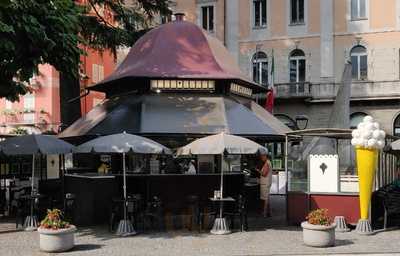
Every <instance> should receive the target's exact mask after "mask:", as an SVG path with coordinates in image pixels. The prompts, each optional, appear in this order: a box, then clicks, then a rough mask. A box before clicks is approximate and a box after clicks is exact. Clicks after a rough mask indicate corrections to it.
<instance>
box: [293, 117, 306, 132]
mask: <svg viewBox="0 0 400 256" xmlns="http://www.w3.org/2000/svg"><path fill="white" fill-rule="evenodd" d="M295 120H296V126H297V128H298V129H299V130H304V129H306V128H307V125H308V116H306V115H297V116H296V117H295Z"/></svg>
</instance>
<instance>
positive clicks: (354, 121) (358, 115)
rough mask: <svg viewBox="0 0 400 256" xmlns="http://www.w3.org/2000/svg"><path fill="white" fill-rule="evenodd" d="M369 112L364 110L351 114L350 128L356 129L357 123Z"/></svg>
mask: <svg viewBox="0 0 400 256" xmlns="http://www.w3.org/2000/svg"><path fill="white" fill-rule="evenodd" d="M366 116H367V114H365V113H363V112H356V113H353V114H351V115H350V129H356V128H357V125H358V124H359V123H361V122H362V121H363V119H364V117H366Z"/></svg>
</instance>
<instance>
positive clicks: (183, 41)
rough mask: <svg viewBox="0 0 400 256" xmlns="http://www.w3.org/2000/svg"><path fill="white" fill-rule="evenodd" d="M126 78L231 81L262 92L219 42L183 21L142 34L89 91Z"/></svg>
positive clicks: (98, 89) (105, 88)
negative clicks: (108, 73)
mask: <svg viewBox="0 0 400 256" xmlns="http://www.w3.org/2000/svg"><path fill="white" fill-rule="evenodd" d="M127 78H130V79H135V78H137V79H146V78H149V79H208V80H209V79H212V80H231V81H235V82H237V83H239V84H243V85H246V86H248V87H251V88H253V89H256V91H259V90H261V91H264V88H263V87H261V86H259V85H258V84H256V83H254V82H252V81H250V80H249V79H248V78H247V77H246V76H244V75H243V74H242V73H241V71H240V69H239V66H238V64H237V63H236V61H235V60H234V58H233V57H232V56H231V55H230V54H229V52H228V50H227V49H226V48H225V47H224V46H223V44H222V43H221V42H220V41H218V40H217V39H216V38H214V37H212V36H209V35H207V32H205V31H204V30H202V29H201V28H199V27H198V26H197V25H195V24H193V23H190V22H186V21H175V22H171V23H167V24H164V25H161V26H159V27H157V28H154V29H152V30H151V31H149V32H148V33H146V34H145V35H144V36H143V37H141V38H140V39H139V40H138V41H137V42H136V43H135V45H134V46H133V47H132V48H131V49H130V51H129V53H128V55H127V57H126V58H125V60H124V61H123V62H122V63H121V65H120V66H118V68H117V69H116V70H115V71H114V72H113V73H112V74H111V75H110V76H108V77H107V78H106V79H104V80H103V81H101V82H100V83H98V84H96V85H94V86H92V87H91V88H90V89H91V90H97V91H107V87H108V85H109V84H111V83H113V82H116V81H118V80H121V79H127ZM127 84H130V85H131V84H132V83H127Z"/></svg>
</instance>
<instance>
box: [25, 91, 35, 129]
mask: <svg viewBox="0 0 400 256" xmlns="http://www.w3.org/2000/svg"><path fill="white" fill-rule="evenodd" d="M34 110H35V95H33V94H31V93H28V94H26V95H25V96H24V122H25V123H33V122H34V121H35V113H34Z"/></svg>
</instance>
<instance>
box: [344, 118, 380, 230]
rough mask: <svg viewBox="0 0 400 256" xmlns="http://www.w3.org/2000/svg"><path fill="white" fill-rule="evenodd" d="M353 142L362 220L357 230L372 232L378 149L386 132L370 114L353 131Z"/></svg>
mask: <svg viewBox="0 0 400 256" xmlns="http://www.w3.org/2000/svg"><path fill="white" fill-rule="evenodd" d="M352 136H353V139H352V140H351V144H352V145H354V146H355V147H356V154H357V170H358V180H359V199H360V220H359V222H358V224H357V231H358V232H359V233H362V234H369V233H371V232H372V228H371V224H370V223H369V220H368V215H369V214H368V213H369V206H370V202H371V193H372V188H373V184H374V178H375V170H376V165H377V158H378V151H379V149H382V148H383V147H384V145H385V136H386V134H385V132H384V131H382V130H380V129H379V124H378V123H377V122H374V120H373V118H372V117H370V116H366V117H364V120H363V121H362V122H361V123H360V124H359V125H358V126H357V129H355V130H354V131H353V133H352Z"/></svg>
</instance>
